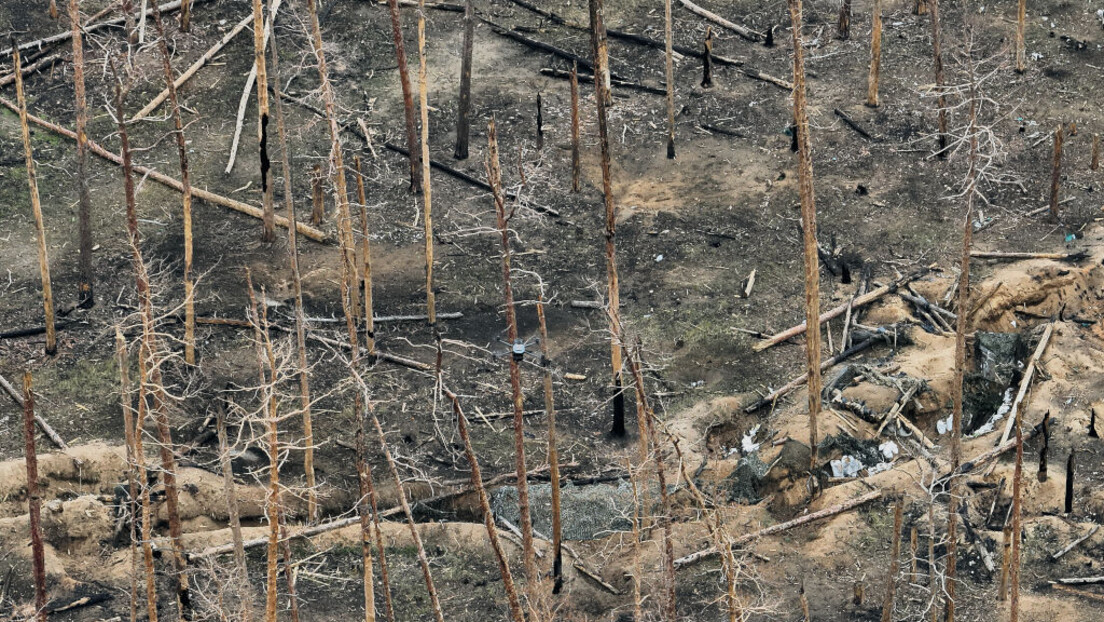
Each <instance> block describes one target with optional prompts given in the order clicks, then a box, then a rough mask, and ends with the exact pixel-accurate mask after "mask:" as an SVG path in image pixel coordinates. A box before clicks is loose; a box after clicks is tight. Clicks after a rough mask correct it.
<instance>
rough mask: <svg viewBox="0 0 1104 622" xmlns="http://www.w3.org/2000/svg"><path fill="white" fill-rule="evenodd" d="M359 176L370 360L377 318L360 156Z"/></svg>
mask: <svg viewBox="0 0 1104 622" xmlns="http://www.w3.org/2000/svg"><path fill="white" fill-rule="evenodd" d="M353 162H354V163H355V165H356V174H357V178H356V179H357V202H358V203H360V231H361V238H362V239H361V241H360V248H361V251H360V256H361V265H362V269H361V277H362V281H363V282H364V285H363V286H364V347H365V349H367V350H368V360H369V361H371V360H372V359H374V358H375V356H376V316H375V310H374V309H373V307H374V304H373V301H372V240H371V239H370V237H369V229H368V198H367V196H366V195H365V192H364V174H363V173H362V172H361V171H360V156H354V157H353Z"/></svg>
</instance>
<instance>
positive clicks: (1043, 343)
mask: <svg viewBox="0 0 1104 622" xmlns="http://www.w3.org/2000/svg"><path fill="white" fill-rule="evenodd" d="M1053 332H1054V324H1053V323H1051V324H1047V327H1046V328H1045V329H1044V330H1043V336H1042V337H1040V338H1039V345H1037V346H1035V352H1034V353H1033V354H1032V355H1031V360H1030V361H1028V363H1027V367H1026V368H1025V369H1024V373H1023V378H1021V379H1020V388H1019V390H1017V391H1016V398H1015V399H1014V400H1012V407H1011V408H1009V409H1008V422H1007V423H1005V425H1004V432H1003V433H1002V434H1001V437H1000V441H999V442H998V443H997V444H998V445H1002V444H1004V443H1005V442H1007V441H1008V439H1009V438H1010V437H1011V435H1012V426H1013V425H1015V423H1016V419H1017V418H1018V417H1019V416H1020V406H1021V405H1022V404H1023V401H1024V397H1026V396H1027V390H1028V389H1029V388H1030V387H1031V381H1032V380H1033V379H1034V376H1035V368H1036V367H1037V366H1038V364H1039V359H1040V358H1042V356H1043V352H1044V351H1045V350H1046V347H1047V344H1048V343H1050V336H1051V334H1052V333H1053Z"/></svg>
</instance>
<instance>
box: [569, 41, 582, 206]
mask: <svg viewBox="0 0 1104 622" xmlns="http://www.w3.org/2000/svg"><path fill="white" fill-rule="evenodd" d="M581 169H582V166H581V164H580V161H579V63H572V64H571V191H572V192H578V191H579V174H580V172H581Z"/></svg>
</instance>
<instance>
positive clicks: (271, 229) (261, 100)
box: [181, 0, 279, 242]
mask: <svg viewBox="0 0 1104 622" xmlns="http://www.w3.org/2000/svg"><path fill="white" fill-rule="evenodd" d="M181 18H182V19H183V14H182V16H181ZM264 48H265V36H264V11H263V9H262V8H261V0H253V62H254V64H255V66H256V68H257V145H258V149H259V153H260V162H261V197H262V198H261V206H262V207H263V208H264V218H263V222H264V230H263V232H262V233H261V241H263V242H275V241H276V207H275V205H274V203H273V196H272V195H273V188H272V163H271V162H270V160H269V157H268V71H267V68H266V64H265V54H264ZM277 86H279V83H277Z"/></svg>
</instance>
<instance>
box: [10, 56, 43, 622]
mask: <svg viewBox="0 0 1104 622" xmlns="http://www.w3.org/2000/svg"><path fill="white" fill-rule="evenodd" d="M12 47H15V46H12ZM34 399H35V398H34V392H33V391H31V372H29V371H25V372H23V442H24V452H25V453H24V458H25V459H26V460H25V461H26V463H27V512H28V514H29V515H30V519H31V521H30V522H31V573H32V577H33V580H34V591H35V620H37V621H38V622H46V558H45V553H44V549H43V545H42V497H41V496H40V495H39V493H38V456H37V455H36V454H35V421H34Z"/></svg>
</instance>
